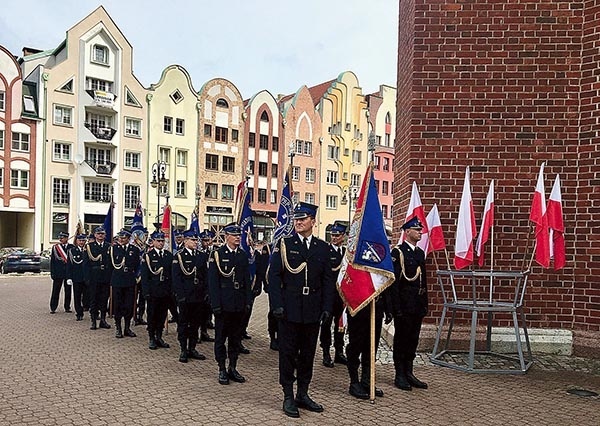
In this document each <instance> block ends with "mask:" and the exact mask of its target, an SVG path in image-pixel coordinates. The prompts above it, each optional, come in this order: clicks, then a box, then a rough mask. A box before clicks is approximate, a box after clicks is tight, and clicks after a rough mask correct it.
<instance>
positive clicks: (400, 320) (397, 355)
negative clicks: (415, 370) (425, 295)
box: [394, 314, 423, 369]
mask: <svg viewBox="0 0 600 426" xmlns="http://www.w3.org/2000/svg"><path fill="white" fill-rule="evenodd" d="M422 323H423V317H422V316H421V315H406V314H404V315H401V316H395V317H394V366H395V367H396V369H398V367H400V366H402V365H403V364H402V363H403V362H406V363H408V364H411V363H412V362H413V360H414V359H415V357H416V356H417V346H418V345H419V335H420V334H421V324H422Z"/></svg>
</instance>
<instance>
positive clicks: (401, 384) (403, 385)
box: [394, 373, 412, 391]
mask: <svg viewBox="0 0 600 426" xmlns="http://www.w3.org/2000/svg"><path fill="white" fill-rule="evenodd" d="M394 385H395V386H396V387H397V388H398V389H402V390H405V391H409V390H412V386H411V385H410V383H408V380H407V379H406V376H405V375H404V373H401V374H396V378H395V379H394Z"/></svg>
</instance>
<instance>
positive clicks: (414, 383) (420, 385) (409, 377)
mask: <svg viewBox="0 0 600 426" xmlns="http://www.w3.org/2000/svg"><path fill="white" fill-rule="evenodd" d="M406 379H407V380H408V383H409V384H411V385H412V387H414V388H417V389H427V383H425V382H422V381H420V380H419V379H417V378H416V377H415V375H414V374H413V373H411V372H408V373H406Z"/></svg>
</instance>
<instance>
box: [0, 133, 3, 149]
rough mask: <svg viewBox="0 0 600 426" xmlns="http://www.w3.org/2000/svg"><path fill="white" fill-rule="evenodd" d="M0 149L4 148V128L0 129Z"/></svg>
mask: <svg viewBox="0 0 600 426" xmlns="http://www.w3.org/2000/svg"><path fill="white" fill-rule="evenodd" d="M0 149H4V130H0Z"/></svg>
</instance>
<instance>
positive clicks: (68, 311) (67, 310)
mask: <svg viewBox="0 0 600 426" xmlns="http://www.w3.org/2000/svg"><path fill="white" fill-rule="evenodd" d="M65 312H66V313H67V314H70V313H71V312H73V311H72V310H70V309H65Z"/></svg>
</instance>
